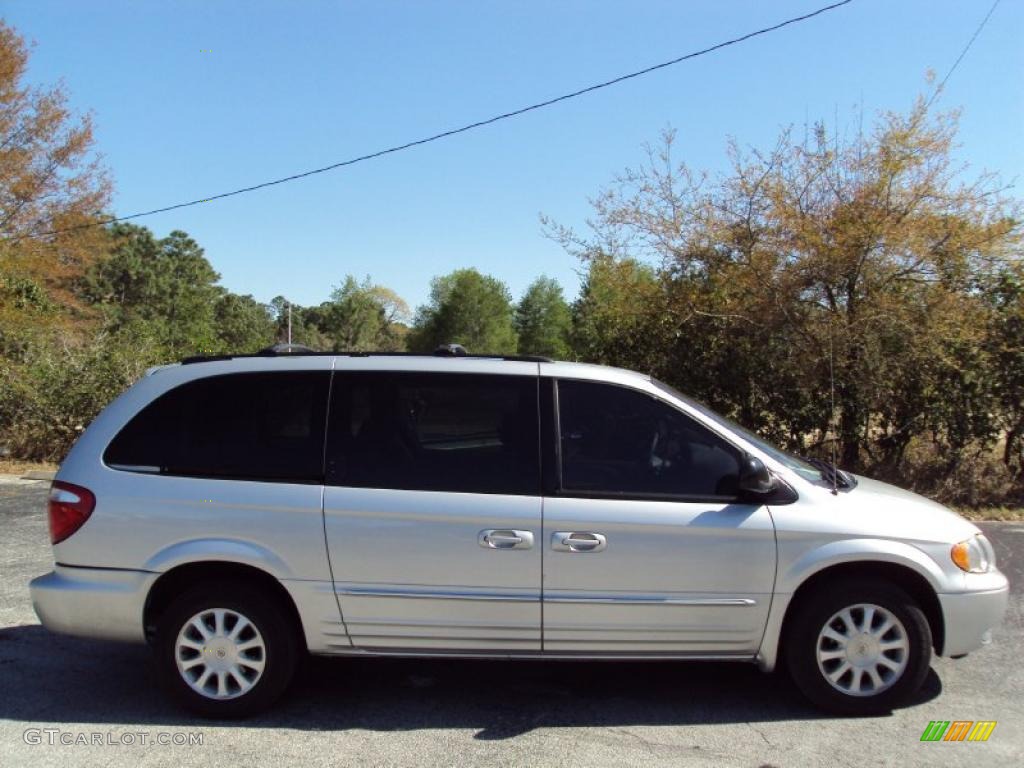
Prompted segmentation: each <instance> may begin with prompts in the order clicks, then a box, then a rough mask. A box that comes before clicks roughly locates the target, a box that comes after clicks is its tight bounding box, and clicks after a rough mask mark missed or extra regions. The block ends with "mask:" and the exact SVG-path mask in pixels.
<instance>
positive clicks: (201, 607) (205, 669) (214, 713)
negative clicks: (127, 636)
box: [153, 582, 298, 718]
mask: <svg viewBox="0 0 1024 768" xmlns="http://www.w3.org/2000/svg"><path fill="white" fill-rule="evenodd" d="M153 650H154V653H155V656H156V668H157V674H158V676H159V678H160V682H161V684H162V686H163V687H164V689H165V690H166V691H167V692H168V693H169V694H170V696H171V697H172V698H173V699H174V700H175V701H176V702H178V703H179V704H180V705H182V706H184V707H186V708H187V709H189V710H191V711H193V712H195V713H196V714H199V715H201V716H203V717H211V718H234V717H246V716H249V715H253V714H255V713H257V712H260V711H262V710H264V709H266V708H267V707H269V706H270V705H271V704H273V703H274V702H275V701H276V700H277V699H278V698H279V697H280V696H281V694H283V693H284V691H285V690H286V689H287V687H288V685H289V683H290V682H291V680H292V676H293V675H294V671H295V663H296V658H297V656H298V643H297V640H296V635H295V632H294V628H293V627H292V626H291V625H290V623H289V620H288V619H287V618H286V613H285V612H284V610H283V608H282V607H281V606H280V605H278V604H277V602H275V601H269V600H267V598H266V597H265V596H263V595H261V594H260V593H259V592H257V591H256V590H254V589H252V588H251V587H249V586H247V585H245V584H242V583H237V582H228V583H222V584H218V585H217V586H215V587H211V586H210V585H198V586H196V587H193V588H192V589H190V590H189V591H187V592H185V593H184V594H183V595H181V596H180V597H178V598H177V599H176V600H174V602H172V603H171V604H170V606H168V608H167V610H166V611H165V612H164V614H163V616H162V617H161V618H160V620H159V622H158V623H157V627H156V636H155V642H154V644H153Z"/></svg>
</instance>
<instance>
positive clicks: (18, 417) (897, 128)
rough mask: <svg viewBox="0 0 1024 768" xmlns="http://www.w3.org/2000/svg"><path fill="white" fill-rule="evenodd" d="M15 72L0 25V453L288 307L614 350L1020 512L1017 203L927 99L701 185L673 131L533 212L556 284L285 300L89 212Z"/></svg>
mask: <svg viewBox="0 0 1024 768" xmlns="http://www.w3.org/2000/svg"><path fill="white" fill-rule="evenodd" d="M26 66H27V52H26V48H25V46H24V44H23V42H22V41H21V39H20V38H19V37H18V35H17V33H16V32H14V30H12V29H10V28H9V27H6V26H3V25H2V24H0V142H2V144H0V450H6V451H8V452H10V453H12V454H14V455H17V456H21V457H26V458H39V459H52V460H59V458H60V457H61V456H62V455H63V453H64V452H65V451H66V449H67V448H68V446H69V445H70V444H71V442H73V440H74V439H75V437H77V435H78V434H79V433H80V432H81V430H82V429H84V427H85V426H86V425H87V424H88V422H89V421H90V420H91V418H93V416H94V415H95V414H96V413H97V412H98V411H99V410H100V409H101V408H102V407H103V406H104V405H105V404H106V403H107V402H109V400H110V399H111V398H113V397H114V396H116V395H117V394H118V393H119V392H120V391H122V390H123V389H124V388H125V387H126V386H127V385H128V384H130V383H131V382H132V381H133V380H135V379H136V378H137V377H138V376H140V375H141V374H142V373H143V372H144V370H145V368H146V367H148V366H150V365H155V364H160V363H164V362H168V361H172V360H176V359H180V358H182V357H185V356H190V355H196V354H226V353H239V352H253V351H256V350H258V349H261V348H263V347H266V346H269V345H271V344H273V343H275V342H280V341H283V340H284V339H285V338H286V334H287V323H288V316H289V309H290V316H291V337H292V340H293V341H294V342H297V343H302V344H305V345H307V346H309V347H312V348H313V349H317V350H326V351H329V350H335V351H368V350H382V351H401V350H406V351H412V352H431V351H432V350H433V349H435V348H436V347H437V346H438V345H440V344H442V343H449V342H454V343H461V344H463V345H464V346H465V347H466V348H467V349H469V350H470V351H471V352H488V353H506V354H511V353H519V354H537V355H545V356H549V357H553V358H556V359H569V360H582V361H590V362H597V363H604V364H611V365H619V366H623V367H627V368H632V369H635V370H639V371H642V372H644V373H649V374H651V375H653V376H656V377H657V378H659V379H661V380H663V381H665V382H667V383H669V384H671V385H673V386H675V387H677V388H678V389H680V390H682V391H684V392H687V393H688V394H690V395H692V396H694V397H696V398H698V399H700V400H703V401H704V402H706V403H708V404H709V405H710V406H711V407H713V408H715V409H716V410H718V411H720V412H722V413H724V414H726V415H730V416H732V417H734V418H736V419H737V420H738V421H740V422H741V423H742V424H743V425H745V426H747V427H748V428H751V429H753V430H756V431H758V432H760V433H762V434H764V435H765V436H767V437H769V438H770V439H772V440H774V441H776V442H778V443H779V444H781V445H783V446H784V447H786V448H788V449H790V450H792V451H794V452H797V453H801V454H805V455H814V456H818V457H825V458H831V457H832V456H836V457H837V460H838V463H839V464H840V465H841V466H843V467H845V468H847V469H851V470H854V471H863V472H866V473H868V474H871V475H874V476H879V477H881V478H883V479H888V480H892V481H895V482H896V483H898V484H900V485H903V486H905V487H912V488H915V489H917V490H920V491H922V492H925V493H928V494H931V495H932V496H934V497H936V498H939V499H942V500H944V501H947V502H951V503H956V504H963V505H980V504H1007V505H1016V506H1019V505H1020V504H1021V503H1022V502H1024V405H1022V403H1024V266H1022V263H1024V262H1022V258H1021V236H1022V229H1021V219H1022V217H1021V214H1022V210H1021V203H1020V201H1018V200H1017V199H1015V198H1013V197H1012V196H1011V194H1010V193H1011V190H1010V188H1009V187H1008V186H1006V185H1004V184H1003V183H1002V182H1001V181H1000V180H999V178H998V177H997V176H995V175H992V174H986V173H981V174H975V173H972V172H971V171H970V169H966V168H964V167H963V166H962V165H960V164H958V162H957V160H956V157H955V145H954V141H955V137H956V128H957V114H956V113H955V112H953V113H944V114H935V113H932V112H931V111H930V110H929V107H928V104H927V102H926V101H925V100H923V99H919V100H918V101H917V102H916V103H915V104H914V105H913V106H912V107H911V108H910V109H908V110H907V112H906V113H884V114H881V115H879V116H878V118H877V120H876V121H875V124H874V125H873V126H872V127H871V128H870V130H867V131H864V132H858V133H857V135H856V136H854V137H852V138H850V137H844V136H840V135H837V132H829V131H828V130H826V128H825V126H824V125H817V126H815V127H814V128H813V129H811V130H808V131H806V132H805V135H804V136H803V137H801V138H799V139H797V138H796V137H795V136H794V134H793V133H792V132H791V131H789V130H786V131H783V132H782V133H781V134H780V136H779V137H778V139H777V141H776V142H775V144H774V145H772V146H771V147H770V148H768V149H765V150H756V149H754V150H744V149H741V148H740V147H739V146H737V145H735V144H730V145H729V147H728V153H729V160H730V166H729V170H728V171H726V172H724V173H721V174H716V175H712V174H709V173H707V172H704V171H701V170H700V169H698V168H694V167H691V166H690V165H688V164H687V163H681V162H678V161H676V160H675V158H674V156H673V150H674V148H675V145H676V143H677V139H676V137H675V135H674V134H673V133H671V132H668V133H666V134H665V135H664V136H663V137H662V139H661V141H660V142H659V143H658V144H657V145H655V146H652V147H649V148H647V149H646V153H645V155H644V156H643V158H642V162H641V163H640V164H639V165H638V166H636V167H634V168H632V169H630V170H627V171H625V172H624V173H622V174H620V175H619V176H618V177H616V178H614V179H613V181H612V183H611V184H609V185H608V187H607V188H606V189H604V190H601V191H600V192H599V194H598V195H597V196H596V197H595V198H594V199H593V208H594V210H593V216H592V218H591V221H590V223H589V225H588V228H587V230H586V231H584V232H576V231H573V230H571V229H568V228H565V227H561V226H559V225H558V224H557V223H556V222H554V221H551V220H547V219H546V220H545V228H546V231H547V234H548V235H549V236H550V237H553V238H555V239H556V240H558V241H559V242H561V243H562V245H563V246H564V247H565V249H566V250H567V251H568V252H569V253H571V254H572V255H573V256H574V257H576V258H578V260H579V264H580V267H581V276H582V285H581V288H580V291H579V293H578V295H576V296H575V297H572V298H571V299H567V298H566V297H565V296H564V295H563V291H562V288H561V286H560V285H559V284H558V283H557V282H556V281H554V280H551V279H549V278H546V277H540V278H538V279H537V280H536V281H534V282H533V283H532V284H531V285H530V286H529V287H528V288H527V289H526V291H525V292H524V293H523V294H522V295H521V296H519V297H513V296H512V294H511V292H510V291H509V289H508V287H507V286H506V285H505V284H504V283H503V282H502V281H501V280H500V278H499V277H496V276H493V275H487V274H482V273H481V272H479V271H477V270H476V269H472V268H467V269H460V270H456V271H454V272H451V273H449V274H446V275H440V276H438V277H436V278H434V280H433V281H432V283H431V286H430V293H429V299H428V301H427V302H426V303H425V304H424V305H423V306H421V307H418V308H417V309H416V310H415V311H413V310H411V309H410V307H409V306H408V305H407V304H406V303H405V301H403V299H402V298H401V297H400V296H398V295H397V294H396V293H395V292H394V291H392V290H391V289H389V288H387V287H386V286H384V285H381V284H378V283H376V282H374V281H373V280H372V279H371V278H369V277H366V278H359V277H356V276H353V275H348V276H344V277H342V271H343V270H339V283H338V285H337V286H336V287H335V288H334V290H333V292H332V293H331V294H330V296H328V297H326V299H325V301H323V302H322V303H320V304H318V305H315V306H300V305H297V304H294V303H292V302H290V300H289V299H288V298H287V297H284V296H278V297H275V298H274V299H272V300H271V301H270V302H269V303H262V302H260V301H258V300H257V299H256V298H254V297H252V296H248V295H240V294H236V293H233V292H231V291H229V290H227V289H225V288H224V287H223V286H221V285H220V284H219V275H218V274H217V272H216V271H215V269H214V267H213V265H212V264H211V262H210V261H209V260H208V259H207V257H206V254H205V253H204V251H203V249H202V247H201V246H200V245H199V244H198V243H197V242H196V241H195V240H194V239H193V238H191V237H190V236H189V235H188V234H186V233H185V232H182V231H174V232H171V233H170V234H169V235H168V236H166V237H163V238H159V237H157V236H156V235H154V234H153V233H152V232H151V231H150V230H148V229H147V228H145V227H142V226H137V225H133V224H114V225H108V226H80V225H90V224H96V223H97V222H98V221H99V218H98V217H99V214H97V213H96V212H97V211H103V210H104V209H105V208H106V207H107V206H108V205H109V199H110V198H109V196H110V180H109V178H108V175H107V173H106V171H105V170H104V169H103V167H102V166H101V165H99V164H98V163H97V161H96V160H95V156H94V154H93V153H92V126H91V123H90V121H89V118H88V117H84V118H83V117H79V116H76V115H74V114H73V113H72V112H71V111H70V110H69V108H68V107H67V101H66V95H65V94H64V93H63V91H62V90H61V89H59V88H56V89H31V88H28V87H27V86H25V85H24V84H23V79H24V72H25V68H26ZM76 227H77V228H76ZM64 229H67V230H69V231H66V232H63V233H61V234H57V235H49V236H44V237H36V236H31V237H26V235H34V234H35V233H38V232H40V231H52V230H64Z"/></svg>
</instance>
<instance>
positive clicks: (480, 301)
mask: <svg viewBox="0 0 1024 768" xmlns="http://www.w3.org/2000/svg"><path fill="white" fill-rule="evenodd" d="M512 316H513V310H512V296H511V294H510V293H509V291H508V288H507V287H506V286H505V284H504V283H502V282H501V281H500V280H497V279H495V278H493V277H490V276H489V275H483V274H480V273H479V272H477V271H476V270H475V269H458V270H455V271H454V272H452V273H450V274H448V275H443V276H441V277H435V278H434V279H433V281H431V285H430V301H429V303H427V304H426V305H425V306H423V307H420V309H419V310H418V311H417V313H416V319H415V322H414V324H413V330H412V332H411V333H410V338H409V348H410V349H411V350H412V351H414V352H432V351H433V350H434V349H436V348H437V347H438V345H440V344H447V343H453V344H462V345H463V346H464V347H466V349H467V350H468V351H469V352H471V353H472V352H476V353H481V354H483V353H491V354H514V353H515V352H516V349H517V339H516V331H515V327H514V326H513V323H512Z"/></svg>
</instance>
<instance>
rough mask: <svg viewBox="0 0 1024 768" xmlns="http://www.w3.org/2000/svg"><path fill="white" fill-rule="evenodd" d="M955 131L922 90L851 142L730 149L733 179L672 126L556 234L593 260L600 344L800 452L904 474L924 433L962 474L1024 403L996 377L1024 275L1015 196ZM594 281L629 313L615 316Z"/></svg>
mask: <svg viewBox="0 0 1024 768" xmlns="http://www.w3.org/2000/svg"><path fill="white" fill-rule="evenodd" d="M955 134H956V114H944V115H934V114H931V113H930V112H929V110H928V106H927V104H926V102H925V101H924V100H923V99H922V100H919V101H918V102H917V103H916V105H915V106H914V107H913V108H912V109H911V110H910V111H909V112H908V113H907V114H896V113H886V114H883V115H881V116H880V118H879V119H878V122H877V124H876V125H875V126H874V128H873V129H872V130H871V131H870V132H868V133H865V134H860V135H857V136H855V137H854V138H852V139H847V140H840V139H838V138H837V137H835V136H831V135H829V134H828V133H827V132H826V130H825V128H824V127H823V126H820V125H819V126H818V127H817V128H816V129H815V130H813V131H812V132H811V133H810V135H809V136H808V137H807V138H806V139H805V140H803V141H795V140H794V139H793V136H792V134H791V132H789V131H786V132H784V133H783V134H782V135H781V136H780V137H779V139H778V141H777V143H776V144H775V146H773V147H772V148H771V149H769V150H768V151H764V152H762V151H757V150H753V151H746V152H745V151H741V150H740V149H739V148H738V147H737V146H736V145H735V144H733V145H731V146H730V160H731V170H730V171H729V172H728V173H727V174H725V175H722V176H720V177H712V176H709V175H708V174H704V173H699V172H697V171H695V170H693V169H691V168H690V167H689V166H687V165H686V164H679V163H676V162H674V160H673V159H672V149H673V141H674V135H673V134H672V133H668V134H666V136H665V137H664V143H663V144H662V146H661V147H660V148H658V149H656V150H655V149H652V150H649V152H648V157H647V162H646V163H645V164H644V165H643V166H642V167H640V168H639V169H635V170H630V171H627V172H626V173H624V174H623V175H621V176H620V177H619V178H617V179H616V181H615V183H614V184H613V185H612V186H611V187H610V188H609V189H608V190H606V191H605V192H604V193H603V194H601V195H600V196H598V198H597V199H596V201H595V208H596V216H595V219H594V224H593V231H592V232H591V233H590V234H589V235H587V236H585V237H579V236H577V235H575V234H574V233H572V232H567V231H565V230H557V229H556V230H554V232H555V235H556V236H558V237H560V238H561V239H562V240H563V241H564V242H565V243H566V245H567V246H568V247H569V248H570V249H572V250H573V251H574V252H575V253H577V254H578V255H579V256H581V257H582V258H583V259H584V262H585V264H586V265H587V268H588V274H587V278H586V280H585V282H584V291H583V296H582V297H581V300H580V302H578V303H577V336H578V337H581V338H582V339H584V340H587V343H588V344H589V347H588V350H589V351H588V356H591V357H595V358H597V359H601V360H602V361H607V362H613V363H618V364H622V365H627V366H631V367H636V368H639V369H641V370H644V371H649V372H652V373H654V374H656V375H658V376H660V377H663V378H665V379H666V380H668V381H669V382H671V383H673V384H676V385H677V386H679V387H680V388H681V389H684V390H685V391H689V392H691V393H693V394H695V395H696V396H698V397H701V398H703V399H705V400H707V401H709V402H710V403H711V404H712V405H714V406H715V407H718V408H720V409H722V410H725V411H727V412H730V413H732V414H733V415H734V416H736V417H738V418H739V419H740V420H741V421H743V422H744V423H745V424H747V425H748V426H750V427H752V428H754V429H758V430H760V431H762V432H765V433H767V434H768V435H770V436H772V437H774V438H776V439H778V440H780V441H782V442H784V443H787V444H789V445H790V446H792V447H794V448H797V449H799V450H805V451H810V452H821V453H825V454H826V455H827V454H828V453H831V450H832V448H833V445H834V446H835V449H836V450H837V452H838V454H839V462H840V464H842V465H844V466H846V467H847V468H850V469H863V468H872V469H873V470H874V471H877V472H879V473H881V474H886V473H888V474H890V475H897V476H898V473H899V469H900V467H901V465H902V462H903V461H904V458H905V456H906V452H907V450H908V449H909V448H910V446H911V443H912V442H913V441H914V440H915V439H924V440H926V441H927V442H928V443H929V444H931V445H933V446H935V448H936V451H937V453H938V454H939V455H941V456H944V457H946V459H947V460H948V461H947V463H946V465H945V466H943V468H942V469H943V471H944V472H945V473H946V474H949V473H952V472H955V470H956V464H957V462H959V461H961V460H962V459H963V458H964V457H965V456H967V455H968V453H969V451H968V448H969V447H970V446H979V445H980V446H986V445H992V444H993V443H994V442H995V441H996V440H997V439H999V437H1000V424H1001V423H1002V424H1006V425H1018V424H1020V421H1019V420H1020V413H1021V410H1020V409H1021V406H1020V403H1019V402H1017V403H1016V404H1014V403H1013V402H1012V400H1013V395H1012V394H1010V396H1009V397H1007V394H1008V393H1014V392H1016V391H1018V390H1015V389H1013V385H1012V384H1011V383H1010V382H1002V383H1000V382H1001V381H1002V380H1001V379H999V377H997V376H995V375H993V374H994V371H995V370H996V368H997V367H998V364H997V362H996V357H993V355H996V356H999V355H1001V356H1002V359H1004V360H1006V359H1011V358H1012V359H1013V360H1015V358H1013V353H1012V348H1009V349H1008V348H1007V347H1006V345H1003V344H999V343H995V342H993V340H992V338H991V333H992V332H993V329H996V328H1012V329H1016V325H1015V323H1016V322H1017V321H1016V320H1015V317H1016V316H1015V315H1014V314H1013V310H1011V309H1008V308H1007V307H1009V306H1010V305H1011V304H1012V302H1013V301H1015V300H1017V299H1015V298H1014V297H1015V296H1017V295H1018V294H1017V290H1018V289H1017V287H1016V286H1017V285H1018V284H1017V283H1014V282H1012V281H1010V279H1009V277H1006V276H1008V275H1010V274H1019V272H1013V270H1015V269H1018V268H1019V264H1020V259H1021V250H1020V248H1021V208H1020V205H1019V203H1017V202H1016V201H1014V200H1012V199H1009V198H1007V197H1006V196H1005V190H1004V189H1003V188H1002V187H1001V186H1000V184H999V181H998V179H997V178H996V177H994V176H992V175H988V174H982V175H980V176H977V177H976V178H969V176H968V174H967V173H966V172H965V169H963V168H962V167H960V166H959V165H957V164H956V162H955V161H954V158H953V141H954V137H955ZM640 264H649V265H650V267H649V269H650V270H651V272H650V274H651V275H652V277H651V278H649V279H646V280H638V275H640V274H642V269H641V268H639V267H638V266H637V265H640ZM638 270H640V271H638ZM615 272H619V273H622V275H621V276H620V277H619V278H618V279H610V277H609V276H610V275H612V274H614V273H615ZM630 285H632V286H633V287H632V288H630V287H629V286H630ZM994 285H1000V286H1002V294H1001V295H1002V296H1003V299H1002V304H1003V305H1006V306H1001V305H1000V304H999V302H993V300H992V296H993V294H992V292H991V290H990V288H991V286H994ZM595 290H597V291H604V292H605V293H607V294H608V295H609V296H611V297H612V298H611V301H612V302H613V303H612V304H611V305H610V306H624V307H626V308H627V310H626V311H624V312H617V311H615V312H611V313H608V312H605V311H604V310H603V304H604V302H601V301H597V302H595V301H594V300H593V299H592V298H591V296H592V295H594V293H595ZM598 295H599V294H598ZM997 312H1001V313H1002V314H1001V315H997ZM602 316H603V317H604V321H603V324H602V325H601V326H599V327H600V329H601V330H600V332H598V333H593V332H589V331H588V328H590V327H592V326H593V325H594V323H595V320H597V321H600V320H601V318H602ZM999 317H1002V318H1003V319H1002V320H1001V321H1000V320H999ZM833 380H834V386H835V408H834V409H833V408H832V394H831V390H832V384H833ZM997 386H998V392H997V391H996V388H997ZM999 393H1003V394H1001V395H1000V394H999ZM1000 398H1001V399H1000ZM1008 410H1009V411H1012V412H1013V413H1009V412H1008ZM1011 436H1012V435H1011Z"/></svg>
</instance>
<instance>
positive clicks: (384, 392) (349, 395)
mask: <svg viewBox="0 0 1024 768" xmlns="http://www.w3.org/2000/svg"><path fill="white" fill-rule="evenodd" d="M335 376H336V378H335V383H334V394H333V395H332V403H331V417H330V429H329V437H328V447H327V481H328V483H330V484H333V485H346V486H355V487H362V488H395V489H404V490H421V491H451V492H461V493H501V494H520V495H532V494H537V493H539V488H540V468H539V467H540V461H539V450H538V427H537V380H536V378H535V377H532V376H488V375H476V374H473V375H462V374H447V373H439V374H414V373H408V374H407V373H349V374H342V373H338V374H335Z"/></svg>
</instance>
